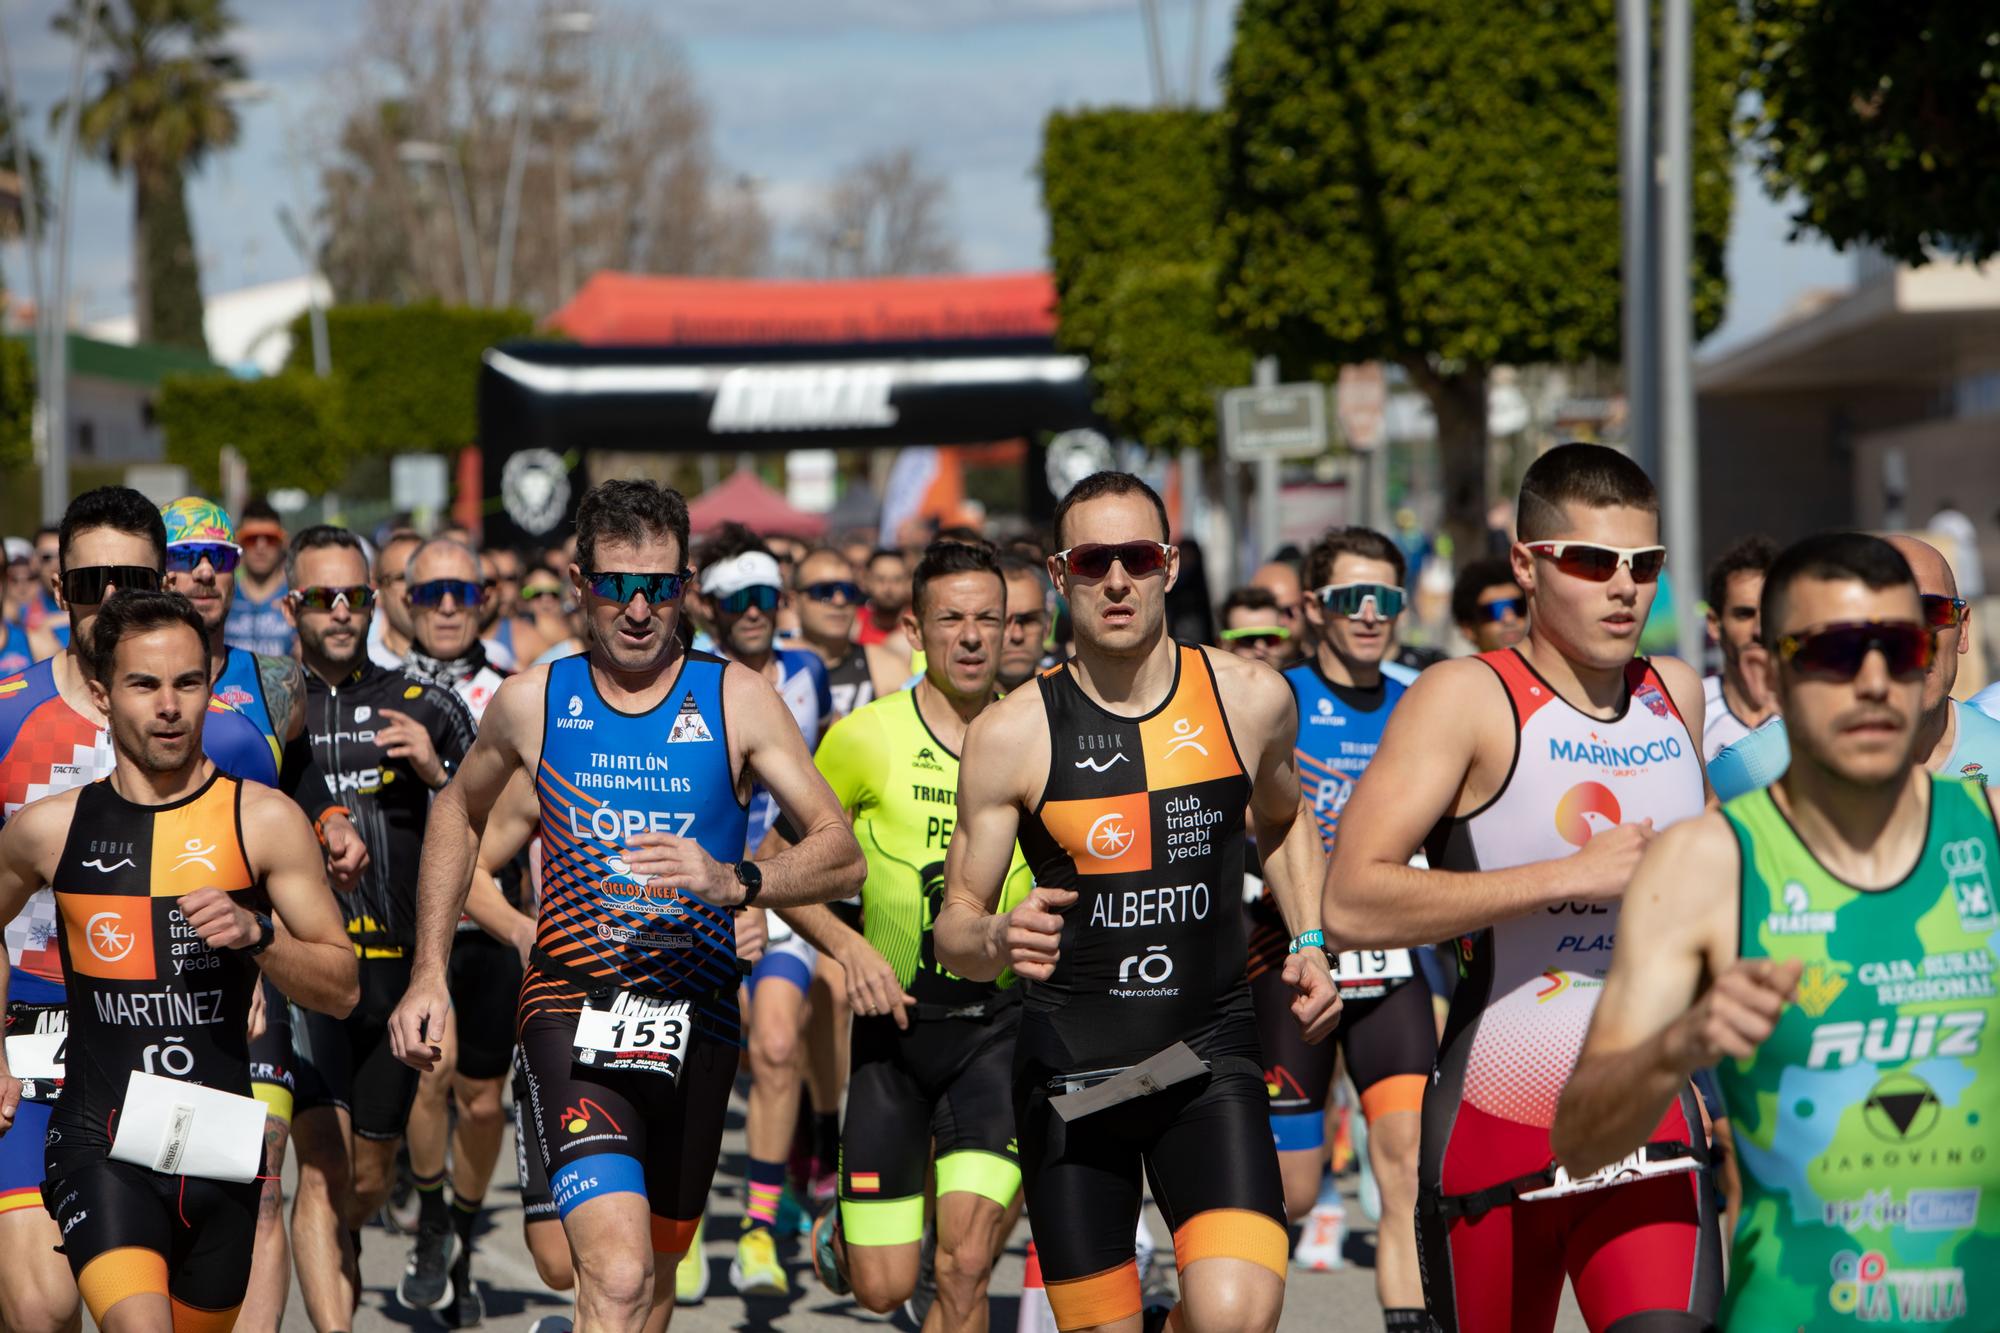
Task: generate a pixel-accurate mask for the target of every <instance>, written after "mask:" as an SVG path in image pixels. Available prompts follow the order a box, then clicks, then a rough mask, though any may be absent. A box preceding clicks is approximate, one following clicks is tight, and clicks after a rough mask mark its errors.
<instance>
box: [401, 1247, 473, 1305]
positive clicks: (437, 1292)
mask: <svg viewBox="0 0 2000 1333" xmlns="http://www.w3.org/2000/svg"><path fill="white" fill-rule="evenodd" d="M458 1252H459V1244H458V1233H457V1232H455V1231H453V1230H452V1229H451V1228H450V1227H444V1228H442V1229H440V1230H435V1231H422V1232H419V1233H417V1243H416V1244H415V1245H413V1246H411V1247H410V1259H409V1262H408V1263H406V1264H405V1265H404V1266H403V1280H402V1281H400V1282H398V1283H397V1284H396V1304H398V1305H400V1306H402V1307H403V1308H404V1309H405V1310H442V1309H444V1307H445V1306H447V1305H450V1304H451V1303H452V1281H451V1270H452V1265H454V1264H456V1263H457V1262H458Z"/></svg>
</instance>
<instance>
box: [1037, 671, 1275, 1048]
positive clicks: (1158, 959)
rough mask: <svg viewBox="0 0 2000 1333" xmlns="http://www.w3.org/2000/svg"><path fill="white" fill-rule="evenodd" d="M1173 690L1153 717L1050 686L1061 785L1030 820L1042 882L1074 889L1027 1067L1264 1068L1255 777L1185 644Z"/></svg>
mask: <svg viewBox="0 0 2000 1333" xmlns="http://www.w3.org/2000/svg"><path fill="white" fill-rule="evenodd" d="M1177 648H1178V657H1177V660H1176V663H1175V676H1174V684H1173V688H1172V689H1171V690H1169V691H1168V694H1167V698H1166V699H1165V701H1164V702H1162V703H1161V704H1160V706H1159V707H1158V708H1155V709H1154V710H1153V711H1152V712H1150V713H1147V714H1145V715H1144V716H1142V717H1121V716H1119V715H1118V714H1116V713H1112V712H1109V711H1107V710H1106V709H1105V708H1104V707H1103V706H1101V705H1100V704H1098V703H1097V702H1095V701H1094V700H1092V699H1091V698H1090V696H1089V695H1087V694H1085V693H1084V692H1083V689H1082V687H1080V686H1079V685H1078V684H1077V683H1076V678H1075V676H1074V675H1073V674H1072V673H1071V671H1070V669H1069V668H1068V667H1066V666H1063V667H1057V668H1055V669H1053V670H1051V671H1049V672H1047V673H1045V674H1043V675H1042V676H1041V677H1039V685H1040V688H1041V691H1042V700H1043V706H1044V709H1045V710H1046V712H1047V714H1048V727H1049V754H1050V765H1049V779H1048V786H1047V789H1046V790H1045V791H1044V793H1043V796H1042V800H1041V803H1040V804H1039V805H1038V806H1036V808H1035V810H1034V811H1033V812H1032V813H1030V814H1027V815H1024V816H1023V817H1022V820H1021V838H1020V841H1021V851H1022V852H1023V853H1024V854H1025V856H1026V858H1027V862H1028V866H1029V868H1030V869H1031V870H1032V871H1033V872H1034V883H1036V884H1039V885H1048V886H1051V887H1054V888H1064V889H1074V890H1075V891H1076V893H1077V901H1076V902H1074V903H1072V904H1071V905H1070V906H1069V907H1068V908H1067V909H1065V911H1064V913H1063V933H1062V944H1061V956H1060V957H1059V959H1058V960H1057V963H1056V967H1055V972H1054V974H1053V975H1052V976H1051V977H1050V978H1049V979H1048V980H1047V981H1041V982H1033V981H1031V982H1026V983H1024V984H1025V993H1024V1001H1025V1012H1024V1016H1023V1020H1022V1024H1021V1035H1020V1038H1019V1044H1018V1046H1017V1055H1016V1061H1015V1064H1016V1068H1017V1069H1027V1070H1030V1071H1043V1070H1045V1071H1047V1072H1048V1073H1073V1072H1078V1071H1083V1070H1093V1069H1108V1068H1113V1067H1119V1066H1123V1065H1129V1064H1133V1063H1135V1062H1137V1061H1140V1060H1143V1059H1145V1058H1146V1057H1147V1056H1150V1055H1153V1054H1155V1053H1156V1052H1158V1051H1161V1050H1163V1049H1165V1048H1166V1047H1168V1046H1171V1045H1173V1044H1174V1043H1175V1042H1176V1041H1185V1042H1187V1043H1188V1044H1189V1045H1190V1046H1192V1047H1194V1049H1195V1050H1196V1051H1197V1052H1198V1053H1199V1054H1201V1055H1203V1056H1215V1055H1242V1056H1248V1057H1249V1058H1251V1059H1257V1058H1258V1045H1257V1034H1256V1029H1255V1024H1254V1022H1253V1020H1252V1017H1251V1007H1250V988H1249V983H1248V981H1247V980H1246V975H1245V958H1246V946H1245V943H1244V936H1243V912H1242V909H1241V907H1240V906H1239V905H1238V903H1239V895H1240V892H1241V885H1242V883H1243V854H1244V838H1243V823H1244V812H1245V810H1246V809H1247V807H1248V805H1249V801H1250V777H1249V774H1248V773H1247V771H1246V770H1245V767H1244V764H1243V762H1242V760H1241V759H1240V758H1238V756H1237V753H1236V742H1235V739H1234V737H1233V736H1232V735H1231V734H1230V730H1229V719H1228V716H1227V715H1226V714H1225V713H1224V711H1223V707H1222V700H1221V697H1220V695H1219V694H1218V692H1217V689H1216V683H1215V671H1214V668H1212V667H1211V666H1210V665H1209V662H1208V657H1207V655H1206V653H1204V652H1203V650H1202V649H1200V648H1196V647H1191V646H1189V645H1187V644H1180V645H1177Z"/></svg>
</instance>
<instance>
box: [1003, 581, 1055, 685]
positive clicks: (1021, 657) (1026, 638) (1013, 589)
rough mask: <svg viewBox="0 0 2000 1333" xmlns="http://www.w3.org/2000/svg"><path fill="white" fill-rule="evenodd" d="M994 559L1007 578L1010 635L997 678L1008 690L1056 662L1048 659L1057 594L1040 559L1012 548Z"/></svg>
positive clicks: (1008, 632) (1004, 639)
mask: <svg viewBox="0 0 2000 1333" xmlns="http://www.w3.org/2000/svg"><path fill="white" fill-rule="evenodd" d="M993 560H994V563H995V564H997V565H999V566H1000V575H1001V577H1002V578H1004V579H1006V580H1007V635H1006V637H1005V638H1003V639H1001V640H1000V674H999V677H998V678H997V679H998V683H999V686H1000V692H1001V693H1002V694H1007V693H1010V692H1012V691H1014V690H1018V689H1020V688H1021V687H1022V686H1023V685H1026V684H1027V683H1028V682H1029V681H1031V680H1033V679H1034V678H1035V673H1036V672H1038V671H1040V670H1042V669H1043V668H1044V667H1046V666H1053V665H1054V663H1052V662H1049V661H1047V660H1046V659H1047V658H1048V651H1049V648H1048V645H1049V624H1050V621H1051V620H1052V619H1053V617H1054V614H1055V607H1054V602H1055V594H1054V593H1053V592H1052V591H1051V590H1050V588H1049V576H1048V575H1047V574H1046V573H1044V572H1043V571H1042V567H1041V565H1040V564H1039V563H1037V562H1035V561H1032V560H1030V559H1028V558H1027V557H1026V556H1023V555H1017V554H1015V553H1014V552H1012V551H1001V552H999V553H997V554H996V555H995V556H994V557H993Z"/></svg>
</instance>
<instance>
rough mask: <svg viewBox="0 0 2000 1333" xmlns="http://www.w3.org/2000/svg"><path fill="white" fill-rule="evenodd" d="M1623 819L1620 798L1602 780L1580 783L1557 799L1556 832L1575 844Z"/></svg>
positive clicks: (1566, 840)
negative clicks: (1619, 803)
mask: <svg viewBox="0 0 2000 1333" xmlns="http://www.w3.org/2000/svg"><path fill="white" fill-rule="evenodd" d="M1621 818H1622V815H1621V812H1620V811H1619V808H1618V798H1617V797H1616V796H1614V795H1612V794H1611V788H1609V787H1607V786H1605V785H1604V784H1603V783H1601V782H1579V783H1577V784H1576V785H1575V786H1574V787H1571V788H1570V789H1569V790H1568V791H1566V792H1564V793H1563V796H1562V799H1561V800H1560V801H1557V802H1556V832H1557V833H1560V834H1561V835H1562V839H1563V841H1564V842H1567V843H1569V844H1571V845H1572V846H1575V847H1581V846H1583V845H1584V844H1585V843H1587V842H1589V841H1590V840H1591V839H1592V838H1593V837H1595V836H1596V835H1598V834H1599V833H1602V832H1604V831H1605V830H1607V829H1614V828H1617V827H1618V822H1619V820H1620V819H1621Z"/></svg>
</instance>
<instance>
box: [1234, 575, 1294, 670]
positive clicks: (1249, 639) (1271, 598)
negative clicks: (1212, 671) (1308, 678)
mask: <svg viewBox="0 0 2000 1333" xmlns="http://www.w3.org/2000/svg"><path fill="white" fill-rule="evenodd" d="M1216 637H1217V638H1218V639H1220V640H1221V641H1222V648H1223V651H1225V652H1227V653H1228V654H1229V655H1230V656H1231V657H1240V658H1242V659H1243V660H1244V661H1246V662H1262V663H1263V664H1264V665H1265V666H1268V667H1275V668H1277V669H1280V670H1282V669H1283V668H1284V665H1285V663H1287V662H1289V661H1291V660H1292V631H1291V627H1290V626H1288V625H1286V624H1285V617H1284V613H1283V612H1282V611H1280V610H1279V609H1278V599H1277V597H1276V596H1275V595H1274V594H1273V593H1272V592H1271V590H1270V589H1269V588H1258V587H1253V586H1251V585H1249V584H1245V585H1244V586H1243V587H1241V588H1232V589H1230V592H1229V595H1228V596H1227V597H1225V598H1223V599H1222V627H1221V629H1220V630H1219V631H1218V632H1217V634H1216Z"/></svg>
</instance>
